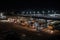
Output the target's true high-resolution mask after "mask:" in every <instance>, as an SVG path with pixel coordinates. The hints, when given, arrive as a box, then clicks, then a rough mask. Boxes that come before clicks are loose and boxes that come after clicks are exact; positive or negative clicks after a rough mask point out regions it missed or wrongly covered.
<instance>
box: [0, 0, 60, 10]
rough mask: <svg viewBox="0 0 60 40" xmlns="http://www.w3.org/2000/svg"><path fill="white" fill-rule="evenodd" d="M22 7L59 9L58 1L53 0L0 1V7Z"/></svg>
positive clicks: (59, 3)
mask: <svg viewBox="0 0 60 40" xmlns="http://www.w3.org/2000/svg"><path fill="white" fill-rule="evenodd" d="M22 8H55V9H60V2H59V1H58V0H57V1H55V0H54V1H53V0H41V1H38V0H28V1H27V0H25V1H23V0H22V1H21V0H20V1H17V0H16V1H0V9H22Z"/></svg>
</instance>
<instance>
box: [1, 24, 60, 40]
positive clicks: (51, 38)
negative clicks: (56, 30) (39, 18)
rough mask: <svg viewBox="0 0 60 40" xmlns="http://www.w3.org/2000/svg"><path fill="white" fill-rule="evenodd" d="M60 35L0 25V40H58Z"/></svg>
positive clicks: (10, 25)
mask: <svg viewBox="0 0 60 40" xmlns="http://www.w3.org/2000/svg"><path fill="white" fill-rule="evenodd" d="M59 37H60V35H50V34H47V33H44V32H42V31H41V32H37V31H31V30H28V29H25V28H22V27H21V26H17V25H16V24H13V23H0V40H59V39H60V38H59Z"/></svg>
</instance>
